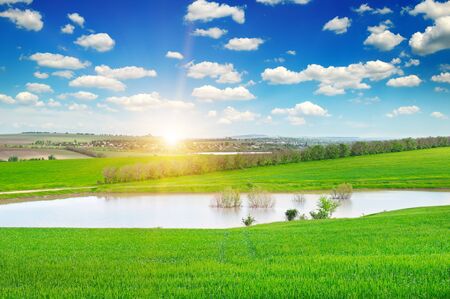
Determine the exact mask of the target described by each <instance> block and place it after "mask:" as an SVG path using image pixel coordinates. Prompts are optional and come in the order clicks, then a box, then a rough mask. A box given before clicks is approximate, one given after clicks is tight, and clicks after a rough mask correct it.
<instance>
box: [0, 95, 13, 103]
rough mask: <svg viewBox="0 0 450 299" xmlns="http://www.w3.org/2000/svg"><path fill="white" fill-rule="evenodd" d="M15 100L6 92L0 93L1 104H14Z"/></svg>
mask: <svg viewBox="0 0 450 299" xmlns="http://www.w3.org/2000/svg"><path fill="white" fill-rule="evenodd" d="M15 102H16V101H15V100H14V99H13V98H12V97H10V96H7V95H6V94H0V103H3V104H14V103H15Z"/></svg>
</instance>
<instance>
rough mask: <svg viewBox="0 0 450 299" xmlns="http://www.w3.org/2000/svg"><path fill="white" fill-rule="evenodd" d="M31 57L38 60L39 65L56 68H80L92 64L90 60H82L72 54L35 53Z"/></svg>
mask: <svg viewBox="0 0 450 299" xmlns="http://www.w3.org/2000/svg"><path fill="white" fill-rule="evenodd" d="M30 59H31V60H33V61H36V62H37V64H38V65H39V66H44V67H49V68H55V69H70V70H78V69H82V68H85V67H87V66H89V65H90V62H88V61H85V62H81V61H80V60H79V59H78V58H75V57H72V56H63V55H61V54H53V53H35V54H33V55H31V56H30Z"/></svg>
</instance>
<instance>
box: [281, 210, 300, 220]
mask: <svg viewBox="0 0 450 299" xmlns="http://www.w3.org/2000/svg"><path fill="white" fill-rule="evenodd" d="M284 215H286V219H287V220H288V221H292V220H294V219H295V217H297V215H298V211H297V209H291V210H287V211H286V212H285V213H284Z"/></svg>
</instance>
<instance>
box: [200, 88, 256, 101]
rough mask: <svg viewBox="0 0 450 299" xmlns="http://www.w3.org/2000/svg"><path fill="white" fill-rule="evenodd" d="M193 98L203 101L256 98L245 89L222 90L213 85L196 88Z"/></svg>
mask: <svg viewBox="0 0 450 299" xmlns="http://www.w3.org/2000/svg"><path fill="white" fill-rule="evenodd" d="M192 96H193V97H195V98H197V99H198V100H202V101H228V100H230V101H248V100H253V99H255V98H256V97H255V96H254V95H253V94H252V93H251V92H250V91H249V90H248V89H247V88H245V87H243V86H239V87H234V88H232V87H227V88H224V89H220V88H217V87H214V86H211V85H204V86H202V87H197V88H194V90H193V91H192Z"/></svg>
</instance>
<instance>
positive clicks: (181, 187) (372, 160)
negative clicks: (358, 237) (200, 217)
mask: <svg viewBox="0 0 450 299" xmlns="http://www.w3.org/2000/svg"><path fill="white" fill-rule="evenodd" d="M182 158H183V157H182V156H171V157H161V156H154V157H135V158H102V159H75V160H56V161H26V162H18V163H6V162H5V163H0V174H1V175H0V192H5V191H12V190H34V189H47V188H63V187H86V186H93V189H92V191H98V192H216V191H220V190H222V189H224V188H225V187H228V186H232V187H235V188H238V189H240V190H241V191H247V190H249V189H250V188H251V187H252V186H253V185H258V186H259V187H261V188H264V189H266V190H268V191H286V192H289V191H298V190H324V189H331V188H332V187H333V186H335V185H336V184H339V183H342V182H348V183H351V184H352V185H353V187H354V188H359V189H361V188H372V189H386V188H399V189H402V188H449V187H450V172H449V171H448V169H450V148H448V147H447V148H435V149H426V150H415V151H407V152H399V153H388V154H378V155H367V156H357V157H347V158H341V159H334V160H322V161H309V162H299V163H291V164H285V165H276V166H265V167H255V168H248V169H241V170H230V171H221V172H214V173H207V174H202V175H191V176H182V177H173V178H164V179H157V180H148V181H142V182H132V183H122V184H97V183H98V182H102V181H103V176H102V172H103V169H105V167H111V166H123V165H130V164H133V163H145V162H148V161H155V159H158V160H160V159H172V160H173V159H182ZM62 193H71V191H70V190H66V191H64V192H62ZM72 193H74V192H73V191H72ZM18 196H24V195H17V194H16V195H7V196H6V195H2V197H3V198H5V197H18Z"/></svg>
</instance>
